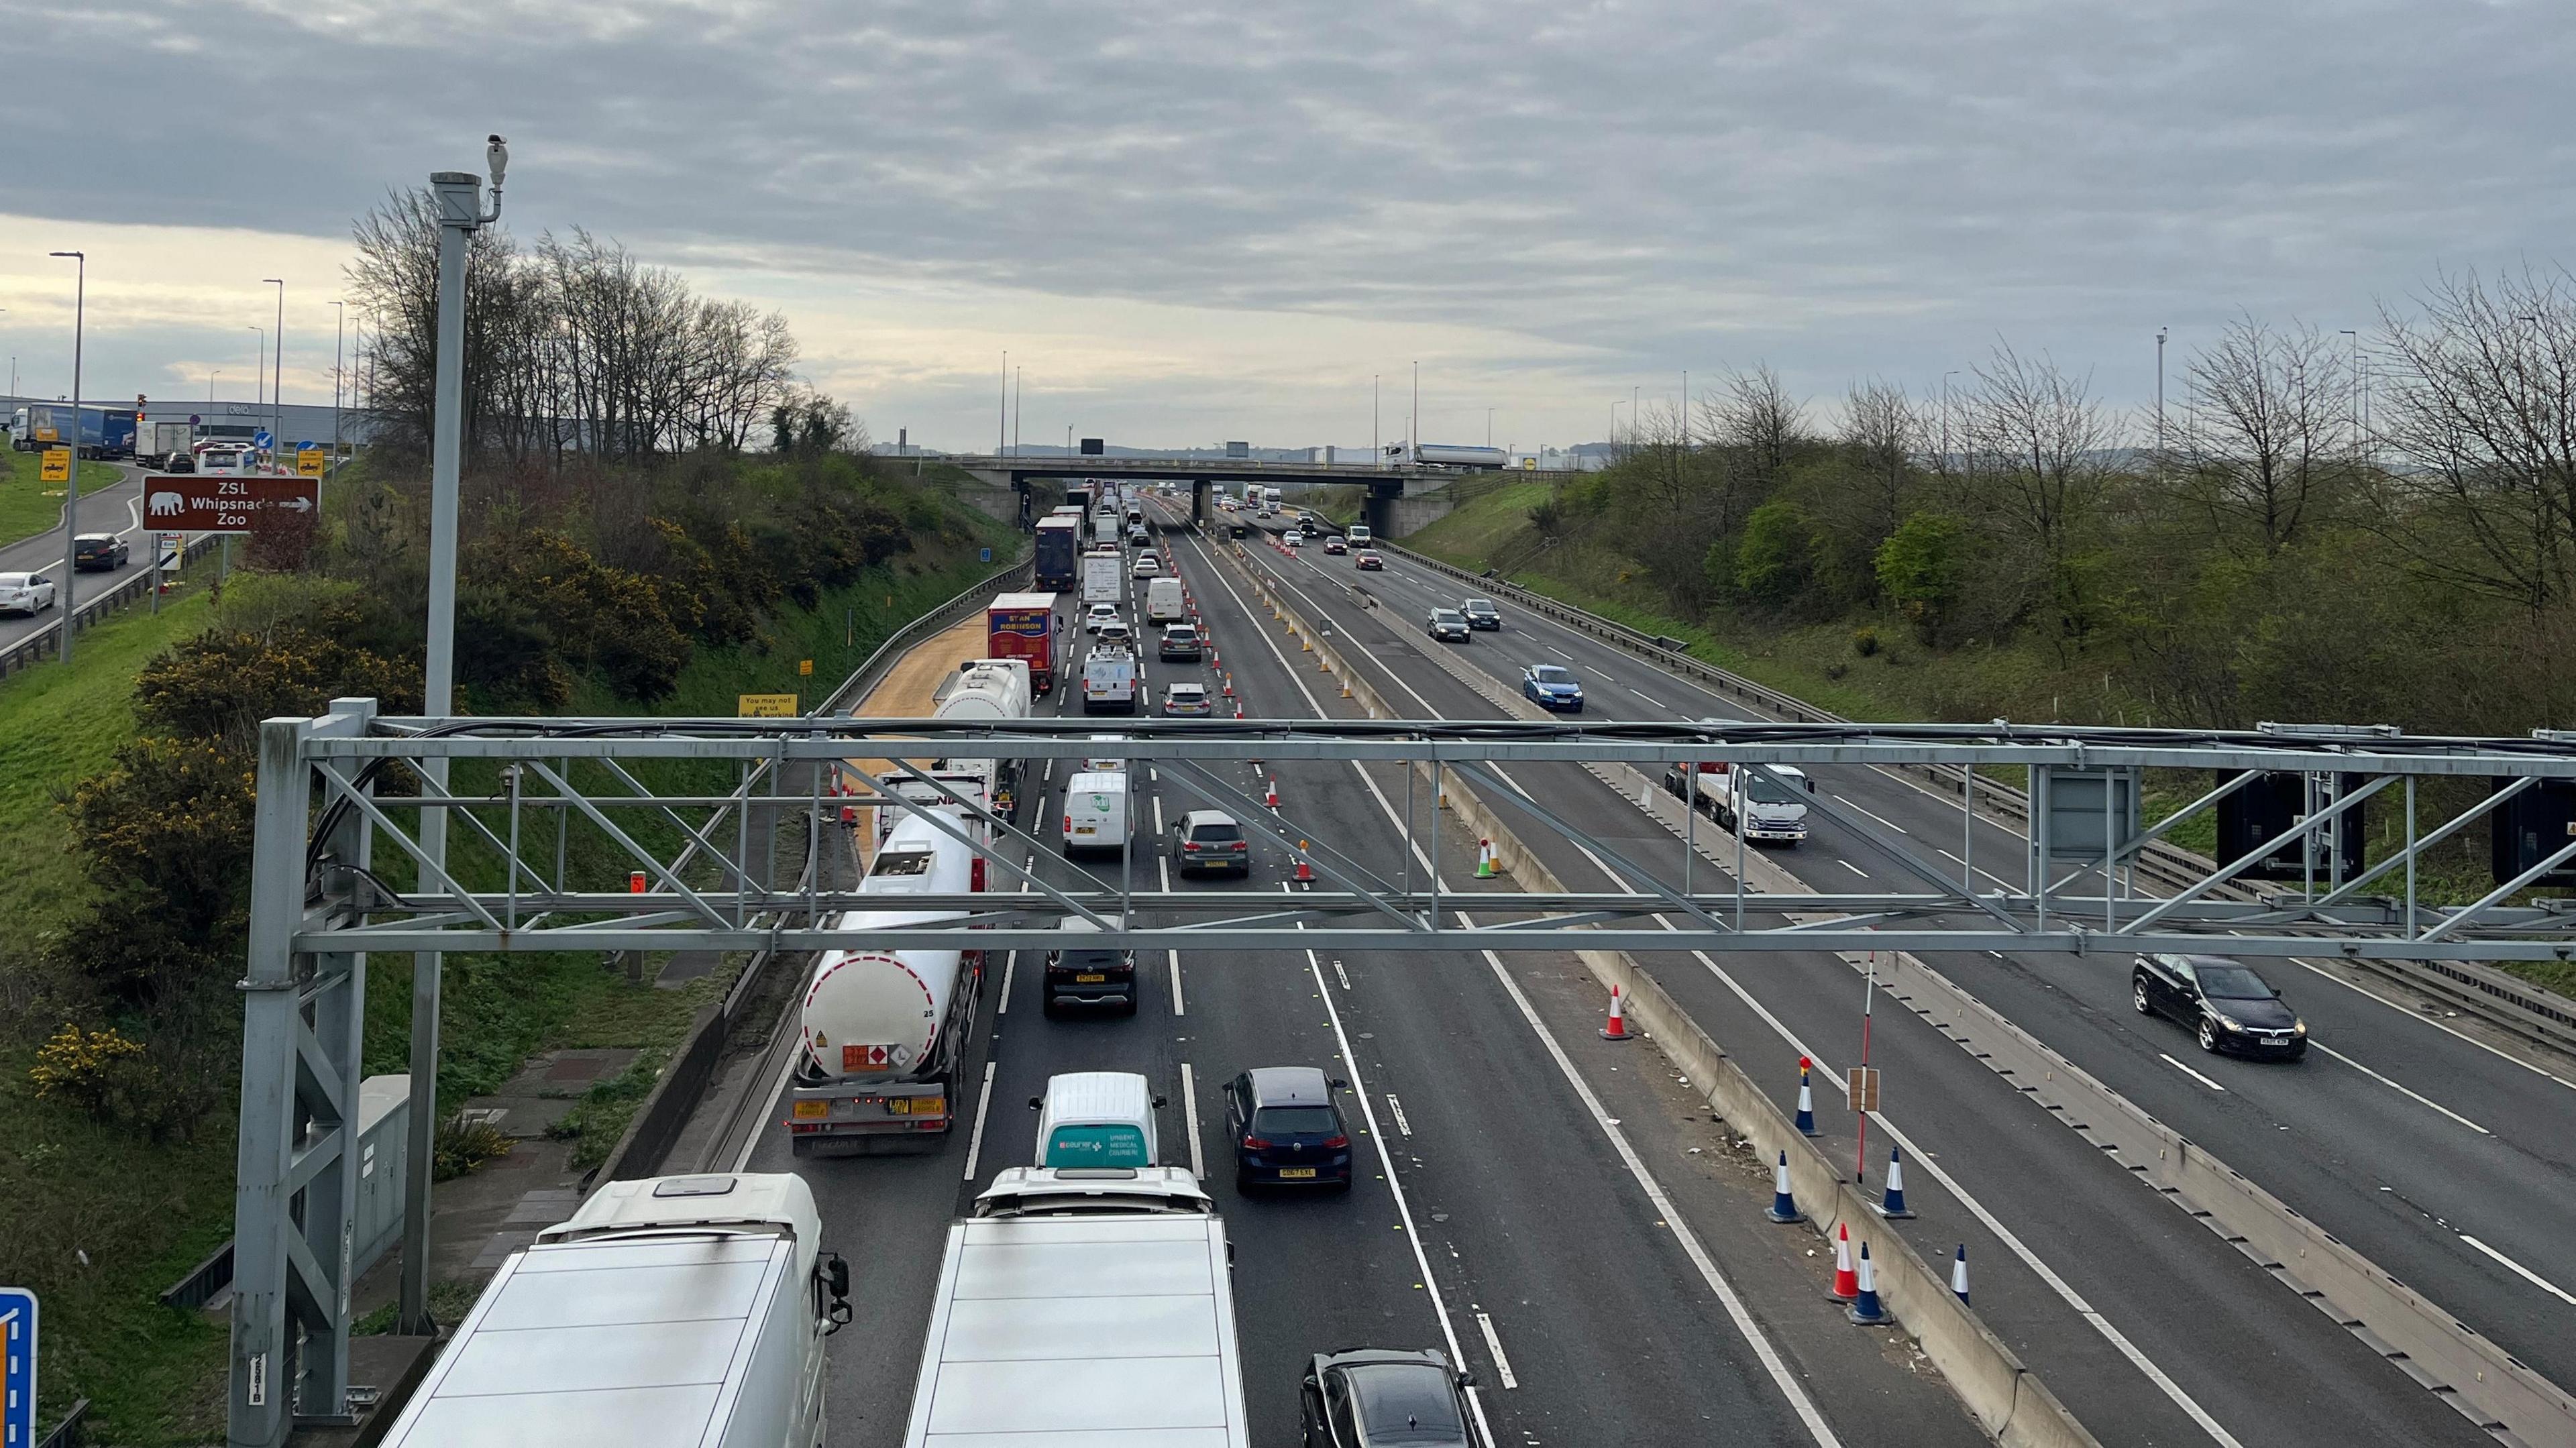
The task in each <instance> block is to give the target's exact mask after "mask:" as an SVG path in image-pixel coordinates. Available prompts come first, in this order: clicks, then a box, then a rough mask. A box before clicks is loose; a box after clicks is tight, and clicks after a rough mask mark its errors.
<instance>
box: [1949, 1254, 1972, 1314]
mask: <svg viewBox="0 0 2576 1448" xmlns="http://www.w3.org/2000/svg"><path fill="white" fill-rule="evenodd" d="M1950 1290H1951V1291H1952V1292H1954V1293H1956V1294H1958V1298H1959V1305H1960V1306H1961V1307H1965V1306H1967V1305H1968V1244H1967V1243H1965V1242H1961V1243H1960V1244H1959V1255H1958V1256H1956V1257H1953V1258H1951V1259H1950Z"/></svg>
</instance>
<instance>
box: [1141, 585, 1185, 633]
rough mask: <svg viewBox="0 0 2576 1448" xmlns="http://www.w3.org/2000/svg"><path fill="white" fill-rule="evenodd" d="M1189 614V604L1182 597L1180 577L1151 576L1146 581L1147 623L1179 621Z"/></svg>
mask: <svg viewBox="0 0 2576 1448" xmlns="http://www.w3.org/2000/svg"><path fill="white" fill-rule="evenodd" d="M1189 616H1190V610H1189V605H1188V604H1187V603H1185V602H1183V601H1182V598H1181V581H1180V580H1179V579H1177V578H1151V579H1147V580H1146V581H1145V621H1146V622H1147V623H1177V622H1179V621H1180V620H1182V619H1185V618H1188V617H1189Z"/></svg>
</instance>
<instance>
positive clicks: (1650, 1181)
mask: <svg viewBox="0 0 2576 1448" xmlns="http://www.w3.org/2000/svg"><path fill="white" fill-rule="evenodd" d="M1459 918H1460V919H1461V920H1462V921H1463V920H1465V919H1466V912H1464V911H1460V912H1459ZM1479 953H1480V954H1482V955H1483V956H1484V957H1485V964H1486V966H1487V967H1489V968H1490V969H1491V970H1492V971H1493V973H1494V979H1496V980H1497V981H1500V982H1501V983H1502V987H1503V990H1504V992H1505V993H1506V994H1508V995H1510V996H1511V998H1512V1004H1514V1005H1516V1006H1518V1007H1520V1012H1521V1019H1523V1020H1525V1021H1527V1022H1529V1028H1530V1030H1531V1031H1532V1032H1534V1033H1536V1035H1537V1036H1538V1039H1539V1044H1540V1045H1543V1046H1545V1047H1546V1048H1547V1053H1548V1055H1549V1056H1550V1057H1551V1058H1552V1059H1554V1060H1555V1062H1556V1068H1557V1070H1558V1071H1560V1072H1562V1073H1564V1076H1565V1080H1566V1084H1568V1085H1570V1086H1572V1087H1573V1088H1574V1094H1575V1095H1576V1096H1578V1097H1580V1098H1582V1101H1583V1106H1584V1109H1585V1110H1587V1111H1589V1112H1591V1113H1592V1121H1593V1124H1594V1125H1596V1126H1598V1127H1600V1128H1601V1134H1602V1135H1603V1136H1606V1137H1608V1138H1609V1139H1610V1145H1611V1147H1612V1148H1613V1149H1615V1150H1616V1151H1617V1152H1618V1153H1619V1159H1620V1160H1621V1161H1622V1162H1624V1163H1626V1164H1627V1167H1628V1175H1629V1176H1631V1177H1633V1178H1635V1180H1636V1183H1637V1185H1638V1187H1639V1188H1640V1189H1642V1190H1643V1191H1644V1192H1645V1194H1646V1200H1647V1201H1648V1202H1650V1203H1652V1204H1653V1205H1654V1208H1655V1212H1656V1215H1658V1216H1660V1217H1661V1218H1662V1219H1663V1222H1664V1230H1666V1231H1668V1232H1670V1233H1672V1234H1673V1240H1674V1241H1675V1242H1677V1243H1679V1244H1680V1245H1681V1249H1682V1252H1683V1254H1684V1255H1685V1256H1688V1257H1689V1258H1690V1260H1691V1265H1692V1266H1694V1267H1696V1268H1698V1269H1699V1275H1700V1280H1701V1281H1703V1282H1706V1283H1707V1284H1708V1290H1709V1291H1710V1292H1712V1293H1714V1294H1716V1296H1717V1300H1718V1302H1719V1303H1720V1304H1722V1305H1723V1306H1724V1307H1725V1308H1726V1315H1727V1316H1728V1317H1729V1318H1730V1319H1732V1320H1733V1321H1734V1323H1735V1330H1736V1331H1737V1332H1739V1333H1741V1334H1743V1337H1744V1340H1745V1342H1746V1343H1747V1344H1748V1345H1750V1346H1751V1347H1752V1349H1753V1353H1754V1356H1756V1357H1758V1358H1760V1359H1761V1360H1762V1367H1763V1370H1764V1371H1766V1372H1768V1373H1769V1374H1770V1375H1771V1383H1772V1386H1774V1387H1776V1388H1778V1389H1779V1390H1780V1395H1781V1396H1782V1397H1784V1398H1787V1399H1788V1400H1789V1406H1790V1407H1791V1408H1792V1409H1794V1410H1795V1411H1796V1412H1797V1414H1798V1420H1799V1421H1800V1422H1802V1423H1804V1424H1806V1425H1807V1434H1808V1436H1809V1437H1812V1438H1813V1439H1815V1440H1816V1443H1817V1444H1818V1448H1840V1445H1841V1443H1842V1440H1841V1439H1840V1438H1837V1437H1836V1436H1834V1430H1833V1428H1832V1426H1831V1425H1829V1424H1828V1423H1826V1422H1825V1415H1824V1414H1823V1413H1821V1412H1818V1411H1817V1409H1816V1404H1815V1400H1814V1399H1812V1398H1810V1397H1808V1396H1807V1388H1806V1384H1804V1383H1802V1382H1800V1381H1799V1380H1798V1376H1797V1374H1796V1373H1794V1372H1792V1371H1791V1370H1790V1368H1789V1365H1788V1363H1787V1362H1785V1361H1783V1360H1782V1358H1781V1356H1780V1351H1779V1349H1778V1348H1775V1347H1773V1346H1772V1345H1771V1339H1770V1338H1769V1337H1767V1336H1765V1335H1764V1334H1763V1331H1762V1325H1761V1324H1760V1323H1758V1322H1755V1321H1754V1320H1753V1314H1752V1313H1751V1312H1749V1311H1747V1310H1746V1308H1745V1306H1744V1299H1743V1298H1741V1297H1739V1296H1737V1295H1736V1291H1735V1287H1734V1284H1732V1283H1730V1282H1728V1281H1727V1280H1726V1274H1725V1273H1723V1272H1720V1271H1719V1270H1718V1267H1717V1261H1716V1259H1715V1258H1713V1257H1711V1256H1709V1255H1708V1249H1707V1248H1706V1247H1703V1246H1701V1245H1700V1240H1699V1237H1698V1235H1697V1234H1696V1233H1694V1232H1692V1231H1691V1229H1690V1227H1689V1226H1688V1225H1687V1224H1686V1223H1685V1222H1684V1221H1683V1220H1682V1214H1681V1209H1680V1208H1679V1207H1677V1206H1675V1205H1674V1203H1673V1199H1672V1198H1671V1197H1669V1196H1667V1195H1665V1193H1664V1188H1663V1185H1662V1183H1660V1182H1658V1181H1656V1180H1655V1174H1654V1173H1653V1172H1650V1171H1648V1170H1646V1163H1645V1161H1644V1160H1643V1159H1642V1158H1640V1157H1639V1156H1638V1155H1637V1149H1636V1148H1635V1147H1633V1146H1631V1145H1629V1143H1628V1137H1627V1133H1625V1132H1623V1131H1621V1130H1620V1129H1619V1127H1618V1126H1617V1125H1616V1124H1615V1122H1616V1118H1614V1117H1612V1116H1611V1114H1610V1111H1609V1108H1607V1107H1605V1106H1603V1105H1602V1104H1601V1098H1600V1097H1599V1096H1597V1095H1595V1094H1593V1091H1592V1086H1591V1083H1589V1082H1587V1081H1585V1080H1584V1079H1583V1076H1582V1073H1580V1072H1578V1071H1576V1070H1575V1069H1574V1061H1573V1059H1572V1058H1571V1057H1569V1056H1567V1055H1566V1054H1565V1048H1564V1047H1563V1046H1561V1045H1559V1044H1557V1040H1556V1036H1555V1035H1554V1033H1552V1032H1550V1031H1549V1030H1548V1028H1547V1023H1546V1022H1544V1021H1541V1020H1540V1019H1539V1016H1538V1010H1537V1008H1536V1007H1534V1006H1532V1005H1531V1004H1530V1001H1529V997H1528V996H1526V995H1524V994H1522V993H1521V987H1520V982H1518V981H1516V980H1513V979H1512V974H1511V972H1510V971H1508V970H1505V969H1503V958H1502V957H1501V956H1499V955H1496V954H1495V953H1494V952H1492V951H1490V950H1487V951H1481V952H1479Z"/></svg>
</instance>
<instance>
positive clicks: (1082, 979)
mask: <svg viewBox="0 0 2576 1448" xmlns="http://www.w3.org/2000/svg"><path fill="white" fill-rule="evenodd" d="M1108 980H1109V977H1107V976H1105V975H1077V976H1075V977H1074V978H1073V983H1074V984H1075V985H1105V984H1107V983H1108Z"/></svg>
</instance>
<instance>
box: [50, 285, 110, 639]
mask: <svg viewBox="0 0 2576 1448" xmlns="http://www.w3.org/2000/svg"><path fill="white" fill-rule="evenodd" d="M52 255H54V256H58V257H70V258H71V260H72V268H73V270H72V456H71V471H70V472H68V473H66V474H64V476H63V581H62V586H61V587H60V588H58V589H56V590H55V592H56V593H57V594H58V595H59V596H60V602H61V607H62V611H63V613H62V618H63V622H62V630H63V638H62V652H61V654H60V657H61V659H62V661H63V663H64V664H65V665H67V666H68V665H69V664H70V663H71V661H72V620H74V619H76V618H78V617H79V616H80V600H79V598H78V596H77V595H78V594H79V592H80V570H79V569H77V568H75V567H74V566H73V564H74V563H75V561H77V560H78V558H79V557H80V454H81V401H80V394H81V338H82V334H83V332H84V330H85V324H86V323H87V321H88V317H89V253H88V252H85V251H58V252H54V253H52ZM99 440H100V441H101V442H105V441H106V440H107V424H106V421H105V420H104V418H102V419H101V421H100V423H99Z"/></svg>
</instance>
